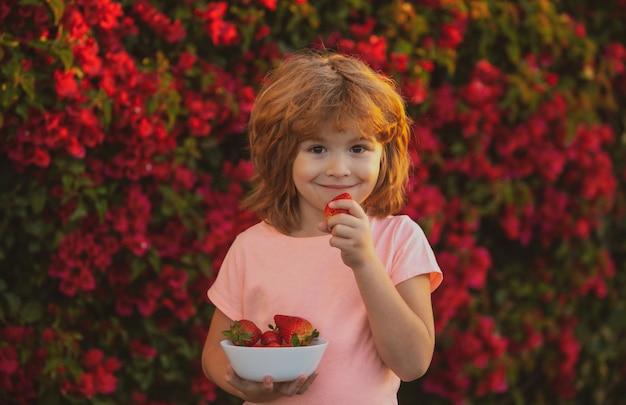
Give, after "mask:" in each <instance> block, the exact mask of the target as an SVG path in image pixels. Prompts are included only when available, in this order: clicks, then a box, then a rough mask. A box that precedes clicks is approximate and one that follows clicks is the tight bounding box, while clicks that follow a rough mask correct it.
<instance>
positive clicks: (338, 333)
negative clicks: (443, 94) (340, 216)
mask: <svg viewBox="0 0 626 405" xmlns="http://www.w3.org/2000/svg"><path fill="white" fill-rule="evenodd" d="M370 223H371V230H372V237H373V240H374V246H375V247H376V251H377V253H378V255H379V257H380V259H381V261H382V263H383V265H384V266H385V268H386V269H387V273H388V274H389V277H390V278H391V280H392V281H393V283H394V285H398V284H399V283H401V282H403V281H405V280H407V279H409V278H412V277H415V276H417V275H420V274H429V275H430V284H431V291H433V290H434V289H435V288H437V287H438V286H439V284H440V283H441V281H442V273H441V270H440V269H439V266H438V265H437V262H436V260H435V256H434V254H433V251H432V249H431V247H430V245H429V244H428V241H427V239H426V237H425V235H424V232H423V231H422V229H421V228H420V227H419V226H418V225H417V224H416V223H415V222H414V221H412V220H411V219H410V218H409V217H408V216H404V215H400V216H390V217H387V218H384V219H377V218H370ZM329 239H330V236H329V235H324V236H317V237H309V238H295V237H291V236H287V235H284V234H282V233H280V232H278V231H277V230H276V229H274V228H273V227H271V226H270V225H268V224H266V223H264V222H261V223H258V224H256V225H254V226H252V227H251V228H249V229H247V230H246V231H244V232H242V233H241V234H240V235H239V236H238V237H237V238H236V240H235V241H234V242H233V244H232V246H231V248H230V250H229V251H228V253H227V255H226V257H225V259H224V263H223V264H222V267H221V269H220V272H219V274H218V277H217V279H216V281H215V283H214V284H213V285H212V286H211V288H210V289H209V291H208V293H207V294H208V297H209V299H210V300H211V302H213V304H214V305H215V306H216V307H217V308H219V309H220V310H221V311H222V312H223V313H224V314H225V315H226V316H228V317H229V318H230V319H233V320H237V319H244V318H245V319H250V320H252V321H253V322H255V323H256V324H257V325H259V327H260V328H261V329H262V330H264V328H265V327H266V326H267V325H268V324H274V320H273V317H274V315H275V314H285V315H295V316H300V317H303V318H305V319H308V320H309V321H310V322H311V323H312V324H313V326H314V327H315V328H316V329H317V330H318V331H319V332H320V336H321V337H324V338H326V339H328V341H329V344H328V348H327V350H326V353H325V354H324V357H323V358H322V361H321V363H320V365H319V367H318V370H317V371H318V377H317V379H316V380H315V381H314V382H313V384H312V385H311V387H310V388H309V389H308V390H307V391H306V392H305V393H304V394H303V395H297V396H294V397H291V398H288V397H284V398H281V399H279V400H277V401H273V402H272V404H297V405H308V404H311V405H320V404H359V405H368V404H371V405H386V404H394V405H395V404H397V392H398V388H399V386H400V379H399V378H398V377H397V376H396V375H395V374H394V373H393V372H392V371H391V370H390V369H389V368H388V367H387V366H385V364H384V363H383V361H382V360H381V358H380V356H379V355H378V353H377V351H376V348H375V346H374V341H373V338H372V334H371V332H370V329H369V325H368V321H367V315H366V313H365V307H364V305H363V301H362V299H361V296H360V293H359V290H358V288H357V285H356V282H355V280H354V276H353V274H352V270H351V269H350V268H349V267H347V266H346V265H345V264H344V263H343V261H342V260H341V256H340V251H339V249H337V248H334V247H332V246H330V245H329V243H328V241H329Z"/></svg>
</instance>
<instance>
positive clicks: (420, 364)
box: [320, 200, 435, 381]
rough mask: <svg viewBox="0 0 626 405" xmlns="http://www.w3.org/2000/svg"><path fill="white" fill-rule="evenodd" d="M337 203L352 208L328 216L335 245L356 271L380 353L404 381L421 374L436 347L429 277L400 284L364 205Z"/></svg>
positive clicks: (356, 277)
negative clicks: (393, 277)
mask: <svg viewBox="0 0 626 405" xmlns="http://www.w3.org/2000/svg"><path fill="white" fill-rule="evenodd" d="M331 205H332V206H333V208H344V209H348V210H349V212H350V214H339V215H335V216H332V217H330V218H329V219H328V225H327V226H328V229H329V230H330V232H331V234H332V235H333V237H332V238H331V239H330V244H331V245H332V246H334V247H337V248H338V249H339V250H341V257H342V259H343V261H344V263H345V264H346V265H347V266H349V267H350V268H352V270H353V272H354V276H355V280H356V282H357V285H358V287H359V291H360V292H361V296H362V298H363V303H364V304H365V309H366V311H367V315H368V320H369V323H370V327H371V330H372V335H373V337H374V343H375V345H376V349H377V350H378V353H379V354H380V356H381V358H382V360H383V361H384V362H385V364H387V366H388V367H389V368H390V369H391V370H392V371H393V372H394V373H395V374H396V375H397V376H398V377H400V378H401V379H402V380H404V381H411V380H415V379H417V378H419V377H421V376H422V375H424V373H425V372H426V371H427V370H428V367H429V366H430V362H431V360H432V356H433V352H434V347H435V327H434V319H433V310H432V303H431V295H430V278H429V276H428V275H421V276H417V277H413V278H411V279H409V280H406V281H404V282H402V283H400V284H399V285H398V286H397V287H396V286H394V285H393V283H392V281H391V279H390V278H389V276H388V275H387V272H386V270H385V268H384V266H383V264H382V262H381V261H380V259H379V258H378V255H377V254H376V251H375V249H374V245H373V242H372V236H371V231H370V225H369V220H368V218H367V215H366V214H365V212H364V211H363V209H362V208H361V207H360V206H359V205H358V203H356V202H355V201H351V200H339V201H334V202H333V203H332V204H331ZM323 228H324V225H323V224H322V225H320V229H323Z"/></svg>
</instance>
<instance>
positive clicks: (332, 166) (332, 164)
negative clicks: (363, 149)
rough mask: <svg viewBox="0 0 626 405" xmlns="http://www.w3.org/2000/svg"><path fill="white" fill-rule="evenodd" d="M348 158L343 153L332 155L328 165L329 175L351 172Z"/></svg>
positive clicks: (327, 173)
mask: <svg viewBox="0 0 626 405" xmlns="http://www.w3.org/2000/svg"><path fill="white" fill-rule="evenodd" d="M349 166H350V165H349V163H348V160H347V159H346V158H345V156H343V155H332V156H330V158H329V159H328V166H327V167H326V175H327V176H347V175H349V174H350V167H349Z"/></svg>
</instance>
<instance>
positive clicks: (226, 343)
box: [220, 315, 328, 382]
mask: <svg viewBox="0 0 626 405" xmlns="http://www.w3.org/2000/svg"><path fill="white" fill-rule="evenodd" d="M242 321H243V320H239V321H235V322H234V323H233V325H231V328H230V330H228V331H223V334H224V335H225V336H226V337H227V339H225V340H222V341H221V342H220V345H221V346H222V349H223V350H224V353H225V354H226V357H227V358H228V360H229V361H230V364H231V366H232V367H233V370H234V371H235V373H237V375H238V376H239V377H241V378H243V379H246V380H250V381H257V382H261V381H263V377H264V376H266V375H269V376H271V377H272V379H273V380H274V381H275V382H281V381H293V380H296V379H297V378H298V377H299V376H301V375H307V376H309V375H311V374H312V373H313V372H314V371H315V370H316V369H317V366H318V365H319V363H320V361H321V360H322V356H323V355H324V352H325V351H326V347H327V346H328V340H326V339H323V338H320V337H319V332H318V331H317V330H316V329H315V328H313V325H312V324H311V322H309V321H308V320H306V319H304V318H301V317H297V316H291V315H275V316H274V322H276V326H271V325H269V330H266V331H264V332H261V330H260V329H259V328H258V327H256V325H254V324H253V323H252V322H251V321H248V320H246V322H245V323H244V324H245V326H246V331H244V332H243V334H244V335H245V336H244V337H243V340H241V335H242V333H241V331H240V329H241V325H242ZM236 324H238V325H239V326H238V327H237V326H236ZM251 324H252V325H254V327H252V325H251ZM255 328H256V329H255ZM233 329H235V330H236V331H237V333H238V336H236V334H232V333H231V331H232V330H233ZM257 329H259V332H258V339H256V337H257V334H256V330H257ZM248 333H251V334H252V337H251V336H250V335H249V334H248ZM237 339H239V340H237ZM254 339H256V341H255V343H254V344H250V342H251V341H252V340H254ZM242 342H245V343H242Z"/></svg>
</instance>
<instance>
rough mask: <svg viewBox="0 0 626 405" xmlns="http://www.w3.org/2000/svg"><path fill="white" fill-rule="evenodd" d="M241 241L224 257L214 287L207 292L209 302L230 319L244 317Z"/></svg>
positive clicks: (233, 245)
mask: <svg viewBox="0 0 626 405" xmlns="http://www.w3.org/2000/svg"><path fill="white" fill-rule="evenodd" d="M240 245H241V244H240V240H239V239H235V241H234V242H233V244H232V245H231V247H230V249H229V250H228V252H227V253H226V256H225V257H224V261H223V262H222V266H221V267H220V271H219V273H218V274H217V278H216V280H215V282H214V283H213V285H211V287H210V288H209V290H208V291H207V296H208V298H209V300H210V301H211V302H212V303H213V305H215V306H216V307H217V308H218V309H219V310H220V311H222V312H223V313H224V315H226V316H227V317H229V318H230V319H240V318H241V317H242V316H243V297H242V295H243V283H244V280H243V278H244V275H243V274H242V272H243V269H244V268H245V267H244V266H243V263H242V261H243V260H244V259H243V257H242V255H240V254H239V248H240Z"/></svg>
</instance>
